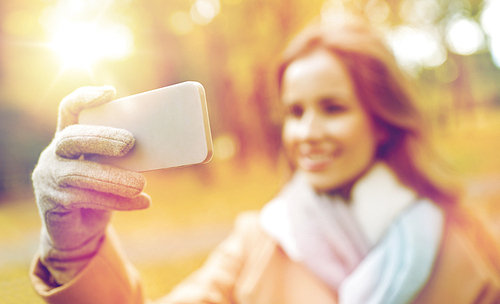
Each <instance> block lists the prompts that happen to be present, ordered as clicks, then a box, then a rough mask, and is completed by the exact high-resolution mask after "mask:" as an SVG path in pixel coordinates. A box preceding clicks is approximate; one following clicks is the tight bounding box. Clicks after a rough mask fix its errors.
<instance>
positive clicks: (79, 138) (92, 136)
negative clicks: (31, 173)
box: [56, 124, 135, 158]
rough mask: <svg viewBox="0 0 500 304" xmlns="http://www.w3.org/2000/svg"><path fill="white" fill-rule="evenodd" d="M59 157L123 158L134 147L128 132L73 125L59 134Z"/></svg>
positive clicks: (57, 148) (111, 128)
mask: <svg viewBox="0 0 500 304" xmlns="http://www.w3.org/2000/svg"><path fill="white" fill-rule="evenodd" d="M56 140H57V143H56V153H57V155H59V156H61V157H65V158H78V157H80V155H82V154H99V155H108V156H123V155H125V154H126V153H127V152H128V151H130V149H132V147H133V146H134V142H135V140H134V136H133V135H132V133H130V132H129V131H127V130H124V129H118V128H113V127H107V126H88V125H78V124H76V125H71V126H68V127H67V128H65V129H64V130H62V131H60V132H58V134H57V139H56Z"/></svg>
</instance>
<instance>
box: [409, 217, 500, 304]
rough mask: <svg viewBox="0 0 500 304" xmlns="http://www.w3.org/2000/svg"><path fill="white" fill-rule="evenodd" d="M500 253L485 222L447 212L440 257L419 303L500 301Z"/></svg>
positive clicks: (418, 300) (419, 298)
mask: <svg viewBox="0 0 500 304" xmlns="http://www.w3.org/2000/svg"><path fill="white" fill-rule="evenodd" d="M499 257H500V250H499V247H498V243H497V242H496V241H495V240H494V238H493V237H492V236H491V234H490V233H489V231H488V229H487V227H486V226H485V223H484V222H482V221H480V220H479V219H478V218H477V217H475V216H474V215H472V214H470V213H467V212H465V211H464V210H458V209H457V210H453V211H451V212H447V216H446V225H445V229H444V232H443V238H442V242H441V247H440V250H439V254H438V257H437V259H436V261H435V265H434V269H433V271H432V274H431V277H430V278H429V280H428V283H427V284H426V286H425V287H424V289H423V290H422V292H421V294H420V296H419V297H418V299H417V303H479V302H481V303H483V301H484V303H494V301H496V300H499V299H500V259H499Z"/></svg>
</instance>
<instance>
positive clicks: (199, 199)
mask: <svg viewBox="0 0 500 304" xmlns="http://www.w3.org/2000/svg"><path fill="white" fill-rule="evenodd" d="M342 10H350V11H355V12H357V13H359V14H363V15H365V16H366V17H367V18H368V19H369V20H370V21H371V22H373V23H374V24H376V25H377V26H380V27H381V28H383V30H384V33H385V34H386V37H387V42H388V44H389V45H390V46H391V48H392V49H393V51H394V53H395V55H396V57H397V59H398V61H399V63H400V64H401V66H402V67H403V68H404V69H405V70H406V71H407V72H408V73H409V74H410V75H411V76H412V77H413V78H415V80H416V82H417V84H418V86H419V89H420V91H421V95H422V96H421V97H422V98H421V99H420V100H421V106H422V108H423V109H424V110H425V111H426V112H427V114H428V117H429V120H428V124H429V128H430V130H431V132H432V138H433V143H434V145H435V148H436V150H437V151H438V153H440V154H441V155H442V157H443V158H444V159H445V160H446V161H447V162H449V163H450V165H451V166H452V168H453V169H454V170H455V171H456V175H457V176H459V177H460V178H462V179H463V180H464V181H465V184H466V189H467V191H466V197H465V201H466V202H467V203H468V204H471V206H473V207H474V208H476V209H478V210H480V211H481V212H482V213H483V214H485V215H486V216H488V217H489V218H490V219H492V225H493V226H494V227H495V226H496V225H498V224H497V222H496V221H494V219H495V218H496V217H497V214H498V211H497V210H498V209H499V208H498V207H497V202H498V199H499V198H500V194H499V193H500V186H499V184H500V157H499V151H500V18H498V16H500V1H499V0H484V1H481V0H169V1H159V0H148V1H146V0H3V1H1V2H0V303H41V301H40V300H39V299H38V298H37V297H36V296H35V294H34V292H33V291H32V289H31V286H30V283H29V279H28V267H29V263H30V260H31V258H32V256H33V255H34V253H35V252H36V248H37V238H38V233H39V229H40V220H39V218H38V214H37V209H36V204H35V201H34V198H33V194H32V188H31V184H30V175H31V171H32V170H33V168H34V166H35V164H36V161H37V159H38V155H39V154H40V152H41V151H42V150H43V148H44V147H45V146H46V145H48V143H49V142H50V140H51V139H52V136H53V134H54V131H55V127H56V119H57V107H58V104H59V102H60V100H61V99H62V98H63V97H64V96H66V95H67V94H69V93H71V92H72V91H73V90H75V89H76V88H78V87H81V86H86V85H104V84H110V85H113V86H114V87H115V88H116V89H117V94H118V97H123V96H127V95H130V94H136V93H140V92H143V91H148V90H152V89H156V88H160V87H163V86H166V85H170V84H174V83H178V82H182V81H187V80H195V81H199V82H201V83H202V84H203V85H204V86H205V89H206V93H207V101H208V107H209V112H210V117H211V126H212V133H213V137H214V149H215V155H214V159H213V161H212V162H211V163H209V164H207V165H198V166H192V167H186V168H177V169H171V170H166V171H158V172H150V173H147V174H146V177H147V179H148V186H147V188H146V192H148V193H149V194H150V195H151V196H152V198H153V206H152V207H151V208H149V209H148V210H143V211H137V212H132V213H128V212H117V213H115V215H114V218H113V224H114V225H115V227H116V229H117V230H118V233H119V235H120V237H121V238H122V240H123V245H124V247H125V250H126V251H127V253H128V254H129V257H130V259H131V260H132V261H133V262H134V263H135V265H136V266H137V267H138V268H139V270H140V271H141V273H142V275H143V279H144V283H145V288H146V292H147V294H148V295H149V297H151V298H157V297H159V296H161V295H163V294H165V293H167V292H168V291H169V290H170V289H171V288H172V286H173V285H174V284H175V283H176V282H178V281H180V280H181V279H182V278H183V277H185V276H186V275H187V274H188V273H189V272H191V271H192V270H193V269H195V268H197V267H198V266H199V265H200V264H201V263H202V262H203V260H204V258H205V257H206V255H207V253H208V251H209V250H210V249H211V248H212V247H213V246H215V245H216V244H217V243H218V242H219V241H220V240H222V239H223V238H224V236H226V235H227V233H228V232H229V230H230V229H231V224H232V221H233V219H234V217H235V216H236V215H237V214H238V213H239V212H241V211H242V210H249V209H258V208H260V207H261V206H262V205H264V204H265V203H266V202H267V201H268V200H269V199H270V198H271V197H272V196H273V195H274V194H275V193H276V192H277V190H278V188H279V186H280V184H281V183H282V179H283V174H281V172H283V170H282V169H283V168H282V167H283V164H282V163H283V162H282V161H280V157H279V155H280V154H279V145H280V143H279V132H280V130H279V114H278V112H277V95H276V90H275V87H276V86H275V82H274V67H275V63H276V58H277V57H278V56H279V54H280V51H281V50H282V49H283V47H284V46H285V44H286V42H287V41H288V40H289V39H290V38H291V36H292V35H293V34H295V33H296V32H297V31H298V30H300V29H301V28H302V27H303V26H304V25H305V24H306V23H307V22H309V21H310V20H311V19H312V18H314V17H316V16H319V15H321V16H322V17H323V18H328V16H330V15H332V14H334V13H337V12H339V11H342ZM499 230H500V229H499Z"/></svg>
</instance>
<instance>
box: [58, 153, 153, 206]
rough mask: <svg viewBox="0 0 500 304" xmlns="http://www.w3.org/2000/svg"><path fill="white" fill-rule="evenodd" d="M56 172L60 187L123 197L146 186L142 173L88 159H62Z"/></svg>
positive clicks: (131, 194)
mask: <svg viewBox="0 0 500 304" xmlns="http://www.w3.org/2000/svg"><path fill="white" fill-rule="evenodd" d="M55 174H56V176H55V180H56V184H57V185H58V186H59V187H76V188H82V189H90V190H95V191H99V192H105V193H110V194H114V195H118V196H123V197H135V196H137V195H139V194H140V193H141V192H142V190H143V189H144V187H145V186H146V178H145V177H144V176H143V175H142V174H140V173H137V172H132V171H128V170H124V169H120V168H116V167H112V166H109V165H104V164H99V163H95V162H92V161H86V160H67V159H62V160H61V165H60V166H59V168H58V170H57V171H56V172H55Z"/></svg>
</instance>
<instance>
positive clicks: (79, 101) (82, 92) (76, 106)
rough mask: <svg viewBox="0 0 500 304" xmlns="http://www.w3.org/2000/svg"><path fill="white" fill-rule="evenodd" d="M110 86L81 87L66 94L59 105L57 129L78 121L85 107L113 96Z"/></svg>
mask: <svg viewBox="0 0 500 304" xmlns="http://www.w3.org/2000/svg"><path fill="white" fill-rule="evenodd" d="M115 95H116V91H115V89H114V88H113V87H112V86H101V87H82V88H78V89H76V90H75V91H74V92H73V93H71V94H69V95H68V96H66V97H65V98H64V99H63V100H62V101H61V104H60V105H59V118H58V121H57V131H61V130H63V129H64V128H66V127H67V126H69V125H74V124H77V123H78V115H79V114H80V111H82V110H83V109H85V108H91V107H95V106H99V105H101V104H104V103H106V102H109V101H111V100H113V99H114V98H115Z"/></svg>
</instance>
